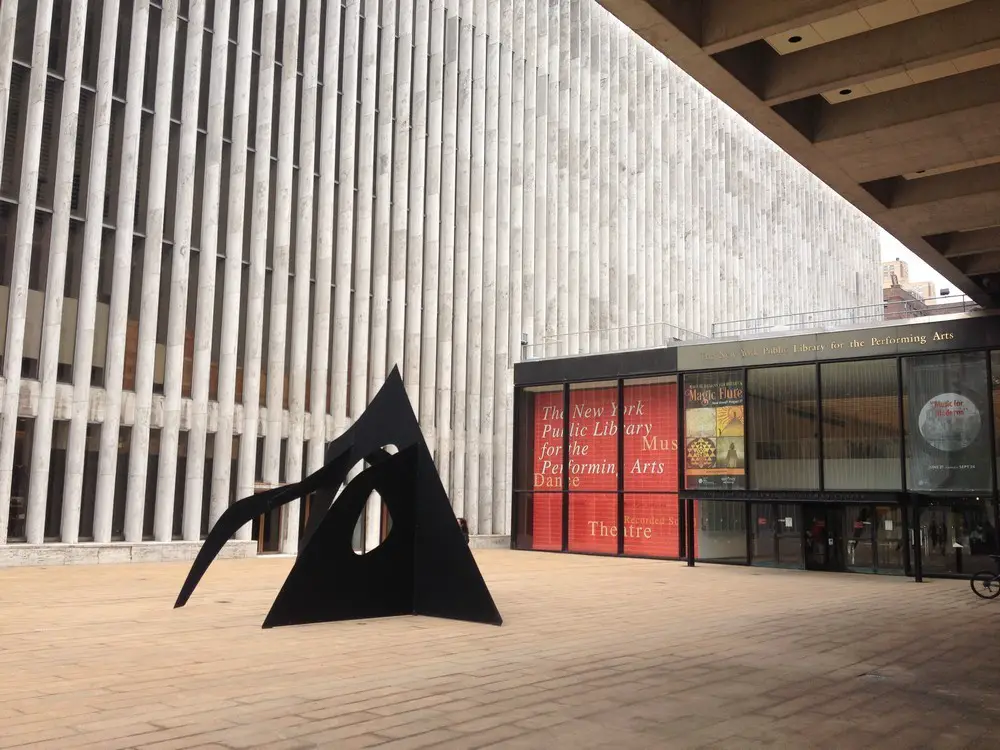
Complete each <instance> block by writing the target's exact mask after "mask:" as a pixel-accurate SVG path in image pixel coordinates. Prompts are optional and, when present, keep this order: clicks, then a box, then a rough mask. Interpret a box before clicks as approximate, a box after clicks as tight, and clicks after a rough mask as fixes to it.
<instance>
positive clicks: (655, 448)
mask: <svg viewBox="0 0 1000 750" xmlns="http://www.w3.org/2000/svg"><path fill="white" fill-rule="evenodd" d="M622 426H623V429H624V438H623V440H622V443H623V448H624V453H623V460H622V474H623V476H622V489H623V490H624V492H625V495H624V506H625V513H624V519H623V521H624V523H623V525H622V532H623V535H624V538H625V539H624V547H623V548H624V551H625V554H626V555H639V556H644V557H679V556H680V512H679V506H678V500H677V484H678V483H677V449H678V436H677V430H678V420H677V378H676V377H675V376H669V377H660V378H646V379H641V380H626V381H625V384H624V387H623V395H622Z"/></svg>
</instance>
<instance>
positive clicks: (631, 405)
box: [533, 383, 679, 557]
mask: <svg viewBox="0 0 1000 750" xmlns="http://www.w3.org/2000/svg"><path fill="white" fill-rule="evenodd" d="M617 395H618V389H617V387H615V386H611V387H600V388H588V389H574V390H572V391H571V392H570V414H569V419H568V424H566V425H564V421H563V409H562V394H561V393H558V392H553V393H539V394H536V396H535V402H534V414H535V447H534V451H535V460H534V469H535V472H534V488H535V494H534V503H533V508H534V510H533V524H534V525H533V528H534V531H533V538H534V542H533V546H534V548H535V549H560V548H561V535H562V514H561V511H562V496H561V494H559V493H560V492H561V490H562V487H563V476H562V475H563V460H562V441H563V430H564V429H568V430H569V438H570V443H569V446H570V447H569V451H570V455H569V478H568V480H567V488H568V489H569V535H568V536H569V549H570V550H573V551H579V552H599V553H606V554H614V553H615V552H617V550H618V538H619V535H621V536H623V537H624V546H625V552H626V553H627V554H634V555H648V556H653V557H674V556H676V555H677V554H678V549H679V548H678V543H679V525H678V512H677V511H678V505H677V496H676V494H671V495H656V494H638V493H639V492H642V493H653V492H665V493H666V492H671V493H676V491H677V386H676V384H674V383H656V384H651V385H646V384H643V385H635V386H626V388H625V400H624V405H623V406H622V410H623V414H622V415H620V416H619V406H618V403H617V402H618V398H617ZM619 419H621V421H622V423H623V425H624V426H623V430H624V451H625V452H624V488H625V492H626V494H625V523H624V525H623V527H622V528H621V529H619V528H618V513H617V499H618V495H617V490H618V466H617V464H618V424H619ZM629 491H631V493H630V492H629Z"/></svg>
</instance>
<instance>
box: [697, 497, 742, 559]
mask: <svg viewBox="0 0 1000 750" xmlns="http://www.w3.org/2000/svg"><path fill="white" fill-rule="evenodd" d="M694 512H695V524H696V526H695V529H696V534H695V540H694V544H695V547H694V554H695V557H696V558H697V559H698V560H711V561H714V562H732V563H739V564H741V565H742V564H746V561H747V527H746V505H745V504H744V503H742V502H734V501H730V500H698V501H697V502H695V511H694Z"/></svg>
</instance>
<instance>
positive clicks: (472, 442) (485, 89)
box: [463, 0, 497, 534]
mask: <svg viewBox="0 0 1000 750" xmlns="http://www.w3.org/2000/svg"><path fill="white" fill-rule="evenodd" d="M476 7H477V8H478V10H479V12H478V14H477V15H478V18H479V21H478V26H477V27H476V28H475V29H473V50H474V51H473V63H472V159H471V180H470V189H469V246H470V250H471V251H470V253H469V315H468V318H469V328H468V335H467V339H466V349H467V352H468V366H469V370H468V377H467V379H466V382H467V390H466V393H467V396H466V403H467V406H466V419H465V427H466V434H465V441H466V449H465V451H464V453H465V456H466V470H465V477H464V480H463V483H464V493H465V512H464V514H463V515H465V516H466V518H467V519H468V521H469V528H470V529H471V530H473V531H474V533H477V534H478V533H481V529H480V523H479V514H480V511H481V508H482V498H481V497H480V475H479V474H480V466H481V463H482V458H483V456H482V397H483V380H484V378H483V367H484V352H483V349H484V348H485V347H489V346H491V341H490V339H491V338H492V331H490V332H489V333H487V329H486V307H487V305H488V304H489V301H488V299H487V288H486V277H487V275H488V274H489V273H490V272H489V271H487V268H486V254H487V252H488V250H487V246H488V245H492V246H493V248H494V253H495V247H496V220H495V218H494V220H493V221H492V223H491V224H488V223H487V216H486V201H487V199H492V200H493V202H494V208H495V205H496V183H495V182H491V180H490V177H491V176H492V174H495V172H496V132H495V128H493V129H492V130H493V132H492V133H491V135H492V136H493V140H492V142H491V141H490V140H489V139H488V138H487V132H486V131H487V130H488V129H490V128H489V125H488V124H487V123H488V122H489V120H490V119H491V117H490V114H488V109H487V108H488V107H492V110H491V114H493V115H495V114H496V107H497V103H496V101H495V100H493V98H492V97H491V90H490V85H489V78H488V77H489V75H490V73H489V70H490V65H491V64H493V63H494V59H493V57H491V54H490V42H489V40H488V39H487V37H486V30H487V23H488V15H489V14H488V13H487V12H486V2H485V0H476ZM496 88H497V87H496V86H493V91H495V90H496ZM491 186H492V192H491V193H489V194H488V193H487V191H488V190H490V188H491ZM494 213H495V211H494ZM493 275H494V276H495V269H494V270H493ZM491 293H492V292H491Z"/></svg>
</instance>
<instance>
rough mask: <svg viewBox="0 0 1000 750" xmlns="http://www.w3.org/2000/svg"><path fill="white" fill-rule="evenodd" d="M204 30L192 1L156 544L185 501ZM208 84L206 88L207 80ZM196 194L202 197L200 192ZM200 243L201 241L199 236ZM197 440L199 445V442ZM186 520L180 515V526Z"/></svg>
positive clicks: (199, 3)
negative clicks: (181, 453) (180, 450)
mask: <svg viewBox="0 0 1000 750" xmlns="http://www.w3.org/2000/svg"><path fill="white" fill-rule="evenodd" d="M204 33H205V0H193V2H191V3H190V6H189V9H188V23H187V41H186V44H185V46H184V88H183V96H184V100H183V102H182V104H181V129H180V142H179V144H178V156H177V196H176V208H175V210H174V235H173V236H174V252H173V256H172V258H171V260H172V262H171V267H170V302H169V305H168V310H169V312H168V315H169V317H168V319H167V349H166V356H165V361H164V371H163V395H164V404H163V429H162V430H161V431H160V457H159V466H158V468H157V472H156V476H157V483H156V512H155V517H154V521H153V533H154V535H155V538H156V541H158V542H168V541H170V540H171V539H172V538H173V516H174V503H176V502H181V503H183V502H184V500H183V498H177V497H175V495H176V494H177V447H178V443H179V440H180V426H181V385H182V380H183V378H184V341H185V337H186V333H187V312H188V310H187V306H188V281H189V275H190V269H191V258H190V256H191V232H192V222H193V219H194V195H195V192H196V191H197V188H198V182H197V178H198V175H196V174H195V167H196V161H197V160H196V154H197V150H198V103H199V102H200V101H201V97H200V94H201V66H202V59H201V57H202V41H203V37H204ZM209 64H211V61H209ZM209 86H210V87H211V84H209ZM206 171H207V170H206ZM201 198H202V199H204V198H205V193H204V191H203V192H202V194H201ZM208 210H209V208H208V206H205V207H204V211H206V212H207V211H208ZM201 244H202V245H204V244H205V242H204V240H202V243H201ZM189 437H190V436H189ZM202 442H203V443H204V441H202ZM189 447H190V444H189ZM185 479H186V478H185ZM198 500H199V502H198V511H197V514H196V515H197V518H196V519H194V521H195V523H196V525H197V527H198V530H199V532H200V528H201V502H200V501H201V496H200V495H199V497H198ZM186 523H187V521H186V520H185V519H184V515H183V513H182V515H181V526H182V529H183V527H184V524H186ZM195 538H197V537H195Z"/></svg>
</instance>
